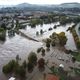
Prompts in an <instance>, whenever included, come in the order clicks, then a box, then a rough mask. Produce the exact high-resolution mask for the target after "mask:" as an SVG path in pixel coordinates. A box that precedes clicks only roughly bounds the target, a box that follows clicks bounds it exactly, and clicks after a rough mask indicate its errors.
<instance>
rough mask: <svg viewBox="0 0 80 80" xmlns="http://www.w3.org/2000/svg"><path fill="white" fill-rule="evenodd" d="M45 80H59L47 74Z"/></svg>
mask: <svg viewBox="0 0 80 80" xmlns="http://www.w3.org/2000/svg"><path fill="white" fill-rule="evenodd" d="M46 80H59V77H58V76H55V75H52V74H48V75H47V78H46Z"/></svg>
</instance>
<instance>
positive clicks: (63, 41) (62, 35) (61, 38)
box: [58, 32, 67, 46]
mask: <svg viewBox="0 0 80 80" xmlns="http://www.w3.org/2000/svg"><path fill="white" fill-rule="evenodd" d="M58 38H59V41H60V45H62V46H64V45H65V44H66V42H67V37H66V36H65V33H64V32H61V33H59V34H58Z"/></svg>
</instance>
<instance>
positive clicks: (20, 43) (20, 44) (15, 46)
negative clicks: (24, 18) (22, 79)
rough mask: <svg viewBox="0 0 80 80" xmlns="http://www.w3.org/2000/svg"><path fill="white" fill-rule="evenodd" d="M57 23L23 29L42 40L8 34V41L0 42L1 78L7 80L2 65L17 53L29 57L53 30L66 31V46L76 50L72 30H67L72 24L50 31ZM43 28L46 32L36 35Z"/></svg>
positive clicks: (23, 57)
mask: <svg viewBox="0 0 80 80" xmlns="http://www.w3.org/2000/svg"><path fill="white" fill-rule="evenodd" d="M55 24H59V23H52V24H43V26H40V25H38V26H36V28H31V27H30V26H27V27H26V29H25V30H21V31H22V32H23V33H25V34H26V35H28V36H30V37H32V38H34V39H37V40H39V41H40V42H35V41H31V40H28V39H26V38H24V37H22V36H20V35H17V34H15V36H14V37H12V38H9V37H8V35H7V36H6V41H5V42H4V43H2V42H0V80H7V79H6V77H4V75H3V74H2V66H3V65H4V64H6V63H7V62H8V61H9V60H11V59H14V58H15V57H16V55H19V56H20V57H21V59H22V60H24V59H27V57H28V54H29V53H30V52H31V51H36V49H37V48H38V47H41V46H42V45H43V43H42V42H41V41H42V39H44V38H48V37H49V36H50V35H51V34H52V33H53V32H57V33H60V32H62V31H63V32H65V33H66V36H67V38H68V41H67V44H66V45H65V47H66V48H67V49H71V50H76V46H75V43H74V40H73V37H72V34H71V33H70V32H66V30H67V29H68V27H70V26H71V25H72V24H73V23H72V24H67V25H66V26H59V27H57V28H56V29H53V30H51V31H48V29H49V28H50V27H51V28H53V26H54V25H55ZM41 29H43V30H44V31H45V32H44V34H43V35H39V36H36V31H40V30H41Z"/></svg>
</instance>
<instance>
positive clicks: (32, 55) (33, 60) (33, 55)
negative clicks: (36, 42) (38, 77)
mask: <svg viewBox="0 0 80 80" xmlns="http://www.w3.org/2000/svg"><path fill="white" fill-rule="evenodd" d="M28 60H29V62H30V63H32V64H33V65H35V64H36V63H37V55H36V53H35V52H31V53H30V54H29V56H28Z"/></svg>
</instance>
